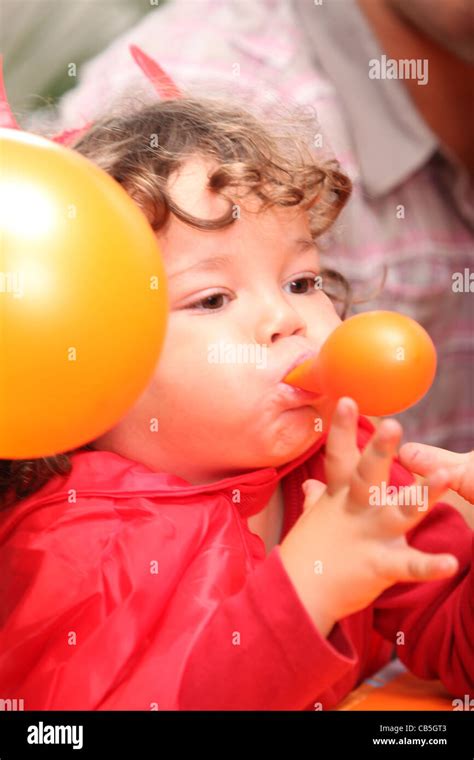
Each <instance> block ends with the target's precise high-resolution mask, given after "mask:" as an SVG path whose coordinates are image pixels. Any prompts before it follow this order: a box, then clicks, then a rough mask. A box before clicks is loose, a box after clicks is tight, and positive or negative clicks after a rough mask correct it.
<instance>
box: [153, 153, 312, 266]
mask: <svg viewBox="0 0 474 760" xmlns="http://www.w3.org/2000/svg"><path fill="white" fill-rule="evenodd" d="M215 166H216V164H215V163H213V162H212V161H211V160H209V159H203V158H199V157H196V158H192V159H189V160H188V161H187V162H186V163H185V164H184V165H183V166H182V167H180V169H179V170H178V171H176V172H174V173H173V174H172V175H171V176H170V179H169V181H168V185H167V187H168V192H169V194H170V196H171V197H172V199H173V201H174V202H175V203H176V204H177V205H178V206H179V207H180V208H181V209H183V210H184V211H186V212H188V213H189V214H191V215H192V216H196V217H198V218H199V219H217V218H219V217H221V216H223V215H224V214H225V213H226V212H227V211H228V209H229V201H228V200H227V199H226V198H224V197H222V195H220V194H219V193H215V192H212V191H211V190H209V188H208V187H207V185H208V178H209V175H210V174H211V172H212V171H213V169H214V168H215ZM229 194H230V195H231V194H232V193H231V192H230V193H229ZM236 204H237V205H238V206H239V214H240V218H239V219H238V220H236V221H235V222H234V223H233V224H230V225H228V226H227V227H223V228H222V229H219V230H201V229H196V228H195V227H192V226H190V225H189V224H186V223H184V222H181V221H180V220H179V219H176V217H175V216H174V215H173V214H170V216H169V218H168V222H167V224H166V225H165V226H164V227H163V228H162V229H161V230H159V231H158V233H157V237H158V239H159V241H160V242H161V244H162V245H164V248H165V250H164V251H163V252H164V253H165V255H166V249H167V248H169V247H170V246H172V247H173V249H174V252H175V253H176V251H179V249H180V248H181V245H183V247H184V246H185V247H186V248H188V245H187V244H188V243H191V242H192V244H193V246H196V242H197V241H199V248H200V249H201V248H203V249H209V250H211V249H215V248H216V247H220V246H221V245H224V244H232V245H233V247H234V248H235V247H237V248H240V247H242V246H246V245H247V244H248V243H249V242H250V241H252V240H255V239H257V240H260V241H261V242H262V243H264V242H265V241H267V242H268V243H273V244H274V243H275V241H280V242H282V243H283V244H284V243H285V240H288V241H290V240H292V239H294V238H295V236H299V237H302V236H306V237H307V238H311V233H310V227H309V217H308V213H307V212H306V211H304V210H302V209H299V208H291V207H289V208H284V207H282V206H271V207H270V208H268V209H266V210H265V211H261V210H260V207H261V201H260V200H259V199H258V198H257V197H256V196H251V195H250V196H248V197H246V198H245V199H242V201H239V200H236ZM188 252H189V249H188Z"/></svg>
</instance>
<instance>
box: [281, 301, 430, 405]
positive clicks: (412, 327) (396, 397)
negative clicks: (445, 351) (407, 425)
mask: <svg viewBox="0 0 474 760" xmlns="http://www.w3.org/2000/svg"><path fill="white" fill-rule="evenodd" d="M435 372H436V350H435V347H434V345H433V342H432V340H431V338H430V337H429V335H428V333H427V332H426V330H424V329H423V327H421V325H419V324H418V322H415V320H413V319H411V318H410V317H407V316H404V315H403V314H398V313H397V312H393V311H369V312H365V313H363V314H357V315H355V316H353V317H350V318H349V319H347V320H346V321H345V322H343V323H342V324H341V325H339V327H337V328H336V329H335V330H334V332H332V333H331V335H330V336H329V338H328V339H327V340H326V342H325V343H324V345H323V346H322V348H321V351H320V353H319V354H318V356H317V357H316V358H315V359H308V360H306V361H305V362H303V363H302V364H300V365H298V367H295V369H293V370H292V371H291V372H289V373H288V375H287V376H286V377H285V382H286V383H289V384H290V385H294V386H297V387H299V388H303V389H305V390H309V391H313V392H316V393H321V394H324V395H326V396H328V397H329V398H332V399H334V400H336V399H338V398H341V396H350V397H351V398H353V399H354V400H355V401H356V402H357V404H358V406H359V411H360V412H361V414H369V415H374V416H381V415H387V414H396V413H398V412H401V411H403V410H404V409H407V408H408V407H410V406H412V405H413V404H416V402H417V401H419V400H420V399H421V398H422V397H423V396H424V395H425V393H426V392H427V391H428V389H429V388H430V386H431V384H432V382H433V379H434V376H435Z"/></svg>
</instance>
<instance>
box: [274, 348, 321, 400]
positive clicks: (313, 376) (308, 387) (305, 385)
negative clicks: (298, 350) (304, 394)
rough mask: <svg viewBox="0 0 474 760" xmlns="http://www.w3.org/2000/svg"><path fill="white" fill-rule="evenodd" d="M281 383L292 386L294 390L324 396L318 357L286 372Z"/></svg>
mask: <svg viewBox="0 0 474 760" xmlns="http://www.w3.org/2000/svg"><path fill="white" fill-rule="evenodd" d="M283 382H284V383H288V385H293V386H294V387H295V388H302V389H303V390H305V391H311V392H312V393H320V394H321V395H322V394H324V386H323V383H322V378H321V373H320V370H319V361H318V357H317V356H316V357H311V358H310V359H306V361H304V362H302V363H301V364H298V366H297V367H294V368H293V369H292V370H291V372H288V374H287V375H286V376H285V377H284V378H283Z"/></svg>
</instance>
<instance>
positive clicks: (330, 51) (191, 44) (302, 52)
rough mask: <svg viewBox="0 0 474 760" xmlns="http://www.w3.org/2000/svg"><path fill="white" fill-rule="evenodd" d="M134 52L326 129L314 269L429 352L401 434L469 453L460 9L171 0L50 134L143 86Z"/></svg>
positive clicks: (465, 38) (466, 73) (294, 0)
mask: <svg viewBox="0 0 474 760" xmlns="http://www.w3.org/2000/svg"><path fill="white" fill-rule="evenodd" d="M132 43H133V44H136V45H139V46H140V47H142V48H143V50H144V51H145V52H146V53H147V54H148V55H150V56H151V57H153V58H154V59H155V60H157V61H158V62H159V63H160V65H161V66H162V67H163V68H164V69H165V71H167V72H168V73H169V74H170V75H171V76H172V78H173V79H174V80H175V81H176V83H177V84H178V86H179V85H184V86H186V87H188V86H189V87H190V86H196V85H198V84H199V83H202V84H209V83H214V84H215V86H216V87H220V86H221V85H222V86H224V87H227V88H229V87H232V88H235V90H236V93H237V92H239V93H242V92H245V93H246V98H247V99H248V100H249V101H250V100H251V99H252V98H255V99H256V100H265V101H267V102H268V107H269V108H270V109H271V102H272V99H277V100H283V101H290V100H291V101H293V102H296V103H298V104H301V105H303V106H304V105H308V106H310V107H313V108H315V109H316V111H317V114H318V117H319V121H320V123H321V127H322V128H321V132H320V133H318V134H316V135H315V136H314V141H315V147H321V144H322V143H325V144H326V145H327V139H326V137H325V135H326V134H330V135H331V144H330V149H331V150H332V151H333V152H334V153H335V154H336V156H337V158H338V159H339V161H340V162H341V164H342V166H343V168H344V170H345V171H346V172H347V173H348V174H349V176H350V177H351V179H352V180H353V183H354V192H353V197H352V200H351V202H350V203H349V205H348V207H347V208H346V209H345V210H344V212H343V213H342V215H341V218H340V221H339V222H338V224H337V225H336V228H335V232H332V233H331V234H330V236H329V235H327V236H326V237H323V238H321V241H320V242H321V260H322V263H323V265H325V264H327V263H328V262H330V264H331V266H333V267H334V268H337V269H339V270H340V271H341V272H342V273H343V274H344V275H345V276H346V277H347V278H348V279H349V280H350V281H351V283H352V284H353V287H354V291H355V293H356V295H357V296H358V297H360V298H364V295H367V294H374V293H376V295H373V296H372V297H369V299H368V300H365V301H364V303H360V304H357V305H356V306H354V311H360V310H368V309H393V310H397V311H400V312H403V313H405V314H408V315H409V316H412V317H413V318H415V319H416V320H417V321H419V322H420V323H421V324H422V325H423V326H424V327H425V328H426V329H427V330H428V332H429V333H430V335H431V337H432V339H433V341H434V343H435V345H436V348H437V351H438V358H439V368H438V372H437V376H436V379H435V382H434V384H433V387H432V389H431V390H430V392H429V393H428V394H427V396H426V397H425V398H424V399H423V400H422V401H421V402H419V403H418V404H417V405H416V406H415V407H414V408H412V409H410V410H408V411H407V412H404V413H402V414H400V415H398V419H399V420H400V422H402V424H403V426H404V429H405V440H413V441H420V442H424V443H428V444H432V445H435V446H440V447H443V448H446V449H450V450H452V451H467V450H470V449H473V448H474V386H473V382H472V378H473V374H474V372H473V370H474V306H473V300H474V299H473V298H472V290H474V283H471V279H473V278H474V274H472V273H473V272H474V199H473V174H474V143H473V141H472V133H473V99H472V92H473V91H474V87H473V85H474V70H473V60H474V20H473V5H472V2H471V0H451V2H449V3H443V2H441V0H359V2H357V1H356V0H258V2H252V1H251V0H248V1H247V0H235V2H234V0H225V2H222V0H199V2H189V0H171V1H170V2H169V3H167V4H166V5H165V6H164V7H162V8H157V9H156V10H153V11H151V12H150V13H149V14H148V15H147V16H145V17H144V18H143V19H142V20H141V21H140V22H139V23H138V24H136V25H135V26H134V27H133V28H131V29H130V31H128V32H127V33H125V34H124V35H122V36H120V37H119V38H117V39H116V40H115V41H114V42H113V43H112V44H111V45H110V46H109V47H107V48H106V49H105V51H104V52H103V53H101V54H99V55H97V56H96V57H95V58H94V59H92V60H91V61H89V62H88V63H87V64H86V65H84V66H83V68H82V69H81V71H80V78H79V84H78V86H76V87H75V88H74V89H73V90H71V91H70V92H69V93H67V94H66V95H65V96H64V97H63V98H62V100H61V102H60V103H59V107H58V119H57V123H56V126H57V127H58V128H67V127H77V126H80V125H81V123H84V122H86V121H89V120H91V119H94V118H96V117H98V116H100V115H102V114H103V113H104V112H105V111H107V109H108V108H110V107H111V106H112V105H113V103H114V102H115V101H116V99H117V98H120V97H122V96H123V95H127V94H129V95H131V96H133V95H134V94H136V93H138V92H140V91H142V92H143V90H142V88H143V77H142V76H141V73H140V71H139V69H138V67H137V66H136V65H135V64H134V62H133V60H132V57H131V55H130V52H129V48H128V46H129V45H130V44H132ZM148 95H149V96H150V98H153V97H156V96H155V95H154V93H152V91H151V88H150V91H149V93H148ZM144 96H145V97H146V96H147V92H146V91H145V92H144ZM34 127H35V117H34V116H33V119H32V122H31V128H33V129H34ZM328 147H329V146H328ZM471 275H472V277H471ZM384 278H385V282H384V285H383V288H380V287H379V286H380V283H381V282H382V281H383V280H384Z"/></svg>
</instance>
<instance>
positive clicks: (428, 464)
mask: <svg viewBox="0 0 474 760" xmlns="http://www.w3.org/2000/svg"><path fill="white" fill-rule="evenodd" d="M399 457H400V461H401V463H402V464H403V466H404V467H406V468H407V469H408V470H412V472H416V473H417V474H418V475H428V474H429V472H430V471H431V470H434V469H435V468H436V467H438V468H439V467H442V468H443V469H445V468H446V470H447V471H448V473H449V486H450V488H452V489H453V491H456V493H458V494H459V495H460V496H462V498H463V499H466V501H469V502H470V503H471V504H474V451H469V452H467V453H466V454H457V453H456V452H454V451H446V450H445V449H438V448H436V446H427V445H426V444H423V443H405V444H404V445H403V446H402V447H401V449H400V453H399Z"/></svg>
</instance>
